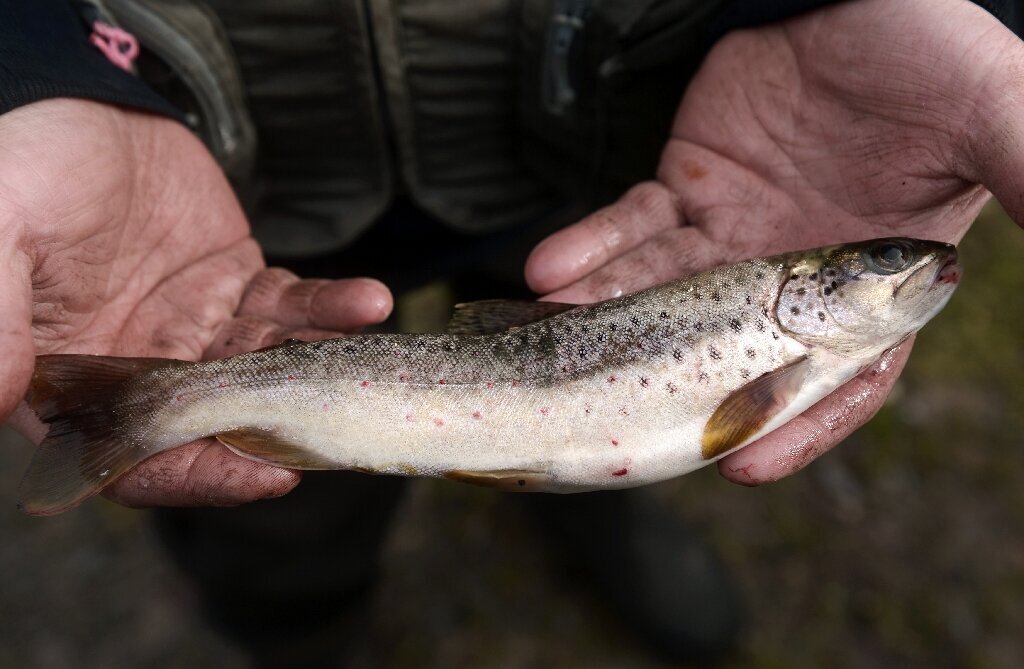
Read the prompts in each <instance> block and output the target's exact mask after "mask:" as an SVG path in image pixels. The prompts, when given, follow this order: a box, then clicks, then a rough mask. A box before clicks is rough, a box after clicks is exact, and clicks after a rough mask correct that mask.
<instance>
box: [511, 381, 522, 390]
mask: <svg viewBox="0 0 1024 669" xmlns="http://www.w3.org/2000/svg"><path fill="white" fill-rule="evenodd" d="M522 384H523V382H522V381H520V380H519V379H512V387H513V388H518V387H519V386H521V385H522Z"/></svg>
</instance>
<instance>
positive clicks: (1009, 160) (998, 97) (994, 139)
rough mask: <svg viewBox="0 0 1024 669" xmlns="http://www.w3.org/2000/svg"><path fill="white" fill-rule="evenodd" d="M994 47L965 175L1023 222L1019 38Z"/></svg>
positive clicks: (1023, 66) (1022, 49)
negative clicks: (995, 63) (994, 62)
mask: <svg viewBox="0 0 1024 669" xmlns="http://www.w3.org/2000/svg"><path fill="white" fill-rule="evenodd" d="M1012 41H1013V42H1014V43H1013V44H1010V45H1008V48H1006V49H1003V50H997V53H1000V54H1001V55H1000V58H1001V62H1000V65H999V67H997V68H992V69H993V70H994V72H993V75H994V76H991V77H990V80H989V82H988V83H987V85H986V87H985V89H984V90H983V92H982V93H981V95H980V96H979V101H978V102H977V104H976V105H975V108H976V111H975V114H974V119H975V122H974V124H972V126H971V127H970V129H969V130H968V133H967V141H966V144H965V153H966V156H965V163H966V168H967V171H968V173H967V174H966V175H964V176H966V178H968V179H969V180H971V181H975V182H977V183H980V184H981V185H983V186H985V188H987V189H988V190H989V191H990V192H991V193H992V194H993V195H994V196H995V197H996V199H997V200H999V202H1000V204H1002V205H1003V207H1004V208H1005V209H1006V211H1007V213H1009V214H1010V216H1011V217H1012V218H1013V220H1014V221H1016V222H1017V225H1020V226H1022V227H1024V114H1022V113H1021V109H1022V108H1024V107H1022V105H1024V78H1022V77H1021V76H1020V73H1021V72H1024V43H1022V42H1021V41H1020V40H1019V39H1018V38H1017V37H1016V36H1012Z"/></svg>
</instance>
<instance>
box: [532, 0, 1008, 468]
mask: <svg viewBox="0 0 1024 669" xmlns="http://www.w3.org/2000/svg"><path fill="white" fill-rule="evenodd" d="M1022 73H1024V43H1022V42H1021V41H1020V40H1019V39H1018V38H1017V37H1016V36H1015V35H1013V33H1011V32H1010V31H1009V30H1008V29H1006V28H1005V27H1004V26H1003V25H1002V24H1000V23H999V22H998V21H997V20H996V19H995V18H994V17H992V16H991V15H990V14H988V13H987V12H985V11H984V10H982V9H980V8H979V7H978V6H976V5H975V4H973V3H971V2H968V1H967V0H901V2H890V1H889V0H859V1H856V2H843V3H837V4H836V5H834V6H831V7H829V8H827V9H824V10H819V11H816V12H813V13H809V14H807V15H804V16H800V17H797V18H794V19H790V20H787V21H784V22H781V23H778V24H774V25H770V26H766V27H762V28H758V29H752V30H743V31H736V32H733V33H730V34H729V35H727V36H725V37H724V38H723V39H722V40H720V41H719V42H718V43H717V44H716V45H715V47H714V48H713V49H712V51H711V52H710V53H709V55H708V57H707V59H706V60H705V62H704V64H703V65H702V66H701V68H700V70H699V72H698V73H697V75H696V77H695V78H694V79H693V81H692V82H691V83H690V85H689V87H688V89H687V91H686V94H685V96H684V98H683V101H682V103H681V105H680V108H679V111H678V113H677V116H676V119H675V122H674V124H673V127H672V130H671V136H670V138H669V140H668V143H667V145H666V147H665V150H664V153H663V154H662V159H661V163H660V166H659V169H658V174H657V179H656V180H654V181H651V182H647V183H643V184H640V185H638V186H636V187H635V188H633V189H632V190H630V191H629V192H628V193H626V194H625V195H624V196H623V197H622V198H621V199H620V200H619V201H618V202H616V203H615V204H613V205H611V206H609V207H607V208H605V209H603V210H601V211H598V212H597V213H595V214H593V215H591V216H589V217H588V218H586V219H584V220H583V221H581V222H580V223H578V224H576V225H574V226H572V227H569V228H566V229H564V230H562V231H560V232H558V233H556V234H555V235H553V236H551V237H549V238H548V239H546V240H545V241H543V242H542V243H541V244H540V245H538V247H537V248H536V249H535V250H534V252H533V254H532V255H531V257H530V259H529V260H528V262H527V268H526V272H527V280H528V281H529V283H530V284H531V286H532V287H533V288H534V289H535V290H537V291H538V292H542V293H547V294H548V295H547V299H552V300H559V301H566V302H589V301H593V300H599V299H604V298H607V297H612V296H616V295H619V294H622V293H628V292H631V291H635V290H638V289H640V288H644V287H646V286H649V285H652V284H655V283H659V282H661V281H665V280H668V279H671V278H675V277H678V276H683V275H686V274H691V273H694V272H698V271H701V270H704V269H707V268H710V267H713V266H716V265H720V264H724V263H728V262H734V261H737V260H740V259H744V258H750V257H756V256H763V255H769V254H772V253H776V252H781V251H787V250H796V249H802V248H811V247H816V246H821V245H824V244H830V243H838V242H847V241H855V240H861V239H870V238H875V237H888V236H907V237H918V238H924V239H938V240H943V241H948V242H953V243H955V242H957V241H958V240H959V239H960V238H961V237H962V236H963V235H964V233H965V232H966V231H967V229H968V227H969V226H970V224H971V223H972V221H973V220H974V218H975V216H976V215H977V213H978V211H979V210H980V208H981V207H982V205H983V204H984V203H985V202H986V201H987V199H988V198H989V192H990V191H991V192H992V193H994V194H995V195H996V196H997V197H998V198H999V199H1000V201H1001V202H1002V204H1003V205H1004V206H1005V207H1006V208H1007V209H1008V210H1009V212H1010V214H1011V215H1012V216H1013V217H1014V219H1015V220H1016V221H1017V222H1018V223H1024V115H1021V114H1020V113H1019V109H1020V108H1021V106H1020V103H1021V102H1022V101H1024V76H1022ZM909 348H910V345H909V343H905V344H904V345H902V346H901V347H899V348H898V349H897V350H895V351H893V352H891V353H889V354H887V355H886V356H885V357H884V358H883V359H882V360H880V361H879V362H878V363H877V364H876V365H874V366H873V367H872V368H871V369H869V370H866V371H865V372H864V373H863V374H861V375H860V376H859V377H857V378H856V379H854V380H853V381H851V382H850V383H848V384H846V385H845V386H843V387H841V388H840V389H838V390H837V391H835V392H834V393H833V394H832V395H830V396H829V397H827V398H825V399H824V400H822V401H821V402H820V403H818V404H817V405H815V406H814V407H812V408H811V409H809V410H808V411H806V412H805V413H804V414H803V415H802V416H800V417H798V418H797V419H795V420H793V421H791V422H790V423H789V424H787V425H786V426H784V427H782V428H780V429H779V430H776V431H775V432H773V433H771V434H769V435H767V436H766V437H764V438H762V439H760V440H758V441H757V442H755V443H753V444H751V445H750V446H747V447H746V448H744V449H741V450H740V451H738V452H737V453H734V454H732V455H730V456H729V457H727V458H725V459H723V460H722V461H721V462H720V463H719V470H720V471H721V473H722V474H723V475H724V476H725V477H726V478H729V479H731V480H733V481H736V482H738V483H745V484H757V483H761V482H765V481H771V480H775V479H778V478H781V477H783V476H786V475H788V474H790V473H792V472H794V471H796V470H798V469H800V468H801V467H803V466H804V465H805V464H807V463H808V462H810V461H811V460H813V459H814V458H815V457H817V456H818V455H820V454H821V453H823V452H825V451H826V450H828V449H829V448H831V447H833V446H834V445H835V444H837V443H838V442H839V441H840V440H841V439H842V438H844V437H845V436H846V435H848V434H849V433H850V432H852V431H853V430H854V429H855V428H856V427H858V426H859V425H861V424H862V423H864V422H865V421H867V420H868V419H869V418H870V417H871V416H872V415H873V414H874V413H875V411H877V410H878V408H879V407H880V406H881V404H882V402H883V400H884V399H885V397H886V396H887V395H888V393H889V391H890V390H891V388H892V385H893V383H894V382H895V380H896V378H897V376H898V375H899V372H900V371H901V370H902V367H903V363H904V362H905V360H906V357H907V355H908V354H909Z"/></svg>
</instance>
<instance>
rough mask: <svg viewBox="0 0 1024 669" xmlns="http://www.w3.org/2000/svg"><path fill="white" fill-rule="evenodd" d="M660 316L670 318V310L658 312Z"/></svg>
mask: <svg viewBox="0 0 1024 669" xmlns="http://www.w3.org/2000/svg"><path fill="white" fill-rule="evenodd" d="M658 317H659V318H668V312H667V311H663V312H661V313H660V314H658Z"/></svg>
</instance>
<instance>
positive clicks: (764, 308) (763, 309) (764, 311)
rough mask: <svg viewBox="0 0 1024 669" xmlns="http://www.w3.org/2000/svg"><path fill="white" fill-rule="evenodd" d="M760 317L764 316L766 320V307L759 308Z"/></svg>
mask: <svg viewBox="0 0 1024 669" xmlns="http://www.w3.org/2000/svg"><path fill="white" fill-rule="evenodd" d="M761 315H762V316H764V317H765V318H768V307H767V306H764V307H761Z"/></svg>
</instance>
